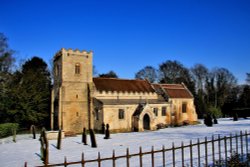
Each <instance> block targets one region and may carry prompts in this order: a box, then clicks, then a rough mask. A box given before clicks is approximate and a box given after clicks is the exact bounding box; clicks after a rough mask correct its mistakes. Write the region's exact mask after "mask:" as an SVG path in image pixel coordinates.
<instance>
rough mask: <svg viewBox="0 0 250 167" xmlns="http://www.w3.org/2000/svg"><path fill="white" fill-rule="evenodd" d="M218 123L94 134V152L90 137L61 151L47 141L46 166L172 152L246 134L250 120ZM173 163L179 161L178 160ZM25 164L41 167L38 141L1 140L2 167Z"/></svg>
mask: <svg viewBox="0 0 250 167" xmlns="http://www.w3.org/2000/svg"><path fill="white" fill-rule="evenodd" d="M218 121H219V124H217V125H214V126H213V127H206V126H205V125H204V124H199V125H193V126H183V127H175V128H166V129H161V130H158V131H147V132H131V133H117V134H111V139H109V140H105V139H103V137H104V136H103V135H100V134H97V135H96V140H97V145H98V147H97V148H91V146H90V140H89V137H88V143H89V145H83V144H82V143H81V136H80V135H79V136H76V137H68V138H65V139H63V141H62V149H61V150H57V149H56V148H55V146H56V144H57V141H56V140H50V141H49V155H50V156H49V162H50V163H52V164H53V163H62V162H63V161H64V157H65V156H66V157H67V161H80V160H81V154H82V152H84V155H85V159H86V160H88V159H96V158H97V155H98V152H100V153H101V157H111V156H112V153H113V150H115V153H116V155H125V153H126V149H127V148H129V151H130V153H138V152H139V147H140V146H141V147H142V151H143V152H145V151H150V150H151V149H152V146H154V149H155V150H157V149H158V150H160V149H161V148H162V146H163V145H164V146H165V148H171V147H172V143H173V142H174V143H175V146H180V145H181V142H182V141H183V142H184V144H188V143H189V142H190V140H192V141H193V143H195V142H196V141H197V139H198V138H200V139H201V141H203V140H204V137H206V136H207V137H208V138H211V136H212V135H218V134H220V135H221V136H228V135H229V134H230V133H233V134H235V133H236V132H237V133H239V132H240V131H241V130H242V131H246V130H247V131H249V125H250V119H240V120H239V121H237V122H234V121H232V120H231V119H229V118H225V119H219V120H218ZM37 136H39V135H37ZM37 138H38V137H37ZM186 151H188V150H186ZM186 151H185V152H186ZM159 156H160V155H159ZM156 157H157V155H156ZM166 158H167V161H168V158H169V164H170V163H171V162H170V159H171V153H169V155H166ZM156 161H157V158H156ZM176 161H180V158H178V156H177V159H176ZM24 162H27V163H28V166H37V165H42V164H43V163H42V161H41V160H40V142H39V140H38V139H32V135H30V134H27V135H17V142H16V143H14V142H12V137H8V138H4V139H0V166H1V167H15V166H18V167H20V166H24ZM150 162H151V161H150V156H145V157H144V158H143V163H144V164H145V165H144V166H151V165H150ZM124 163H125V160H124V161H123V160H118V161H117V166H125V164H124ZM156 163H157V162H156ZM102 165H103V166H110V162H107V163H106V165H105V162H104V163H103V164H102ZM130 165H131V166H138V159H137V158H132V159H131V163H130ZM79 166H80V165H79ZM86 166H87V165H86ZM93 166H96V164H93ZM167 166H168V165H167Z"/></svg>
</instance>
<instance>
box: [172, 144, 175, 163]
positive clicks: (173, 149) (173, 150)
mask: <svg viewBox="0 0 250 167" xmlns="http://www.w3.org/2000/svg"><path fill="white" fill-rule="evenodd" d="M172 152H173V167H175V147H174V143H173V146H172Z"/></svg>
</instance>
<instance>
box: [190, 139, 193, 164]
mask: <svg viewBox="0 0 250 167" xmlns="http://www.w3.org/2000/svg"><path fill="white" fill-rule="evenodd" d="M192 145H193V144H192V140H190V165H191V167H193V153H192V151H193V149H192Z"/></svg>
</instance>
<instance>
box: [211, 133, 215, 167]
mask: <svg viewBox="0 0 250 167" xmlns="http://www.w3.org/2000/svg"><path fill="white" fill-rule="evenodd" d="M212 158H213V164H215V155H214V135H213V136H212Z"/></svg>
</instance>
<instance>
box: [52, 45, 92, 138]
mask: <svg viewBox="0 0 250 167" xmlns="http://www.w3.org/2000/svg"><path fill="white" fill-rule="evenodd" d="M53 65H54V67H53V77H54V86H53V89H52V99H51V129H52V130H58V129H62V130H63V131H65V133H81V132H82V129H83V128H84V127H85V128H86V129H89V128H93V121H92V120H93V119H92V118H93V115H92V109H91V107H92V100H91V94H92V85H93V77H92V76H93V75H92V71H93V70H92V52H91V51H90V52H87V51H79V50H72V49H69V50H66V49H64V48H63V49H61V50H60V51H59V52H57V53H56V55H55V56H54V61H53Z"/></svg>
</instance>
